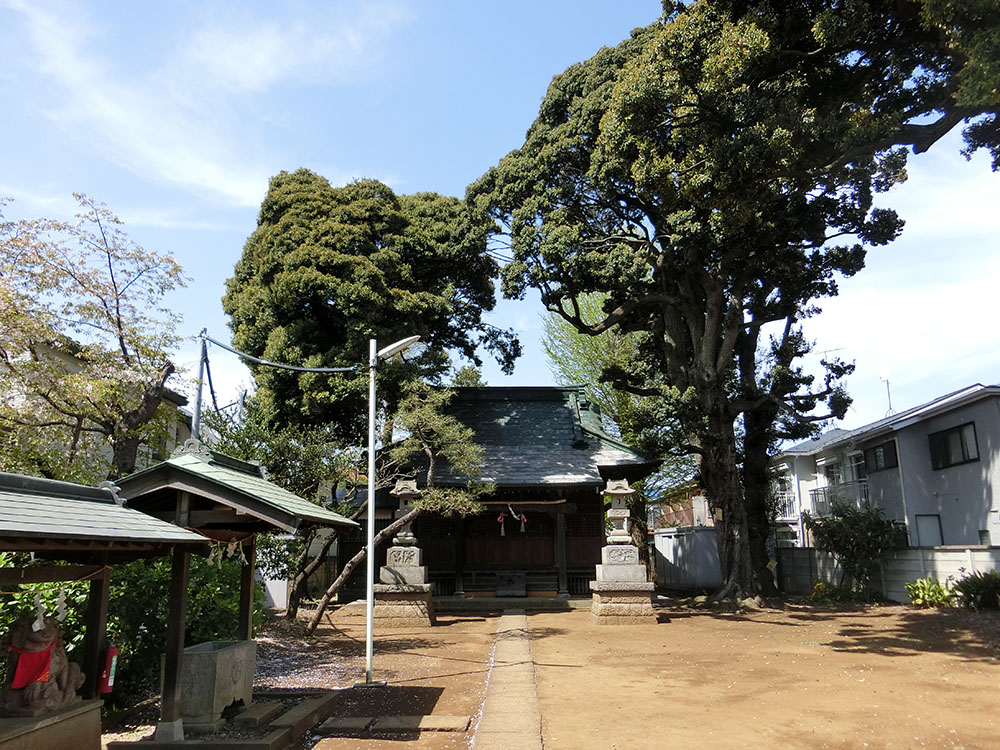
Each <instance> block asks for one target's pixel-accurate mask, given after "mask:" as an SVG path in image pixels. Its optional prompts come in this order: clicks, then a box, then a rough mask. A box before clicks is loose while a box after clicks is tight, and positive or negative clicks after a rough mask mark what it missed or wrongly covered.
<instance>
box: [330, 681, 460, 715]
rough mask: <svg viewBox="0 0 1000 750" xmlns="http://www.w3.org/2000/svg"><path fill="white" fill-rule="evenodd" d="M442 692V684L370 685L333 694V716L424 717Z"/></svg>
mask: <svg viewBox="0 0 1000 750" xmlns="http://www.w3.org/2000/svg"><path fill="white" fill-rule="evenodd" d="M443 692H444V688H442V687H423V686H413V685H372V686H368V685H366V686H364V687H354V688H350V689H348V690H341V691H339V692H338V693H337V696H336V698H335V699H334V703H333V714H334V715H335V716H426V715H428V714H431V713H433V712H434V707H435V706H436V705H437V703H438V701H439V700H440V699H441V694H442V693H443Z"/></svg>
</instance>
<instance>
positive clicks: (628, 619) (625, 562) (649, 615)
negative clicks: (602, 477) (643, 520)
mask: <svg viewBox="0 0 1000 750" xmlns="http://www.w3.org/2000/svg"><path fill="white" fill-rule="evenodd" d="M604 494H606V495H609V496H610V497H611V507H610V508H609V509H608V511H607V519H608V521H610V522H611V533H610V534H609V535H608V543H607V545H606V546H604V547H602V548H601V564H600V565H598V566H597V580H596V581H591V582H590V590H591V591H592V592H593V594H592V601H591V605H590V612H591V614H592V615H593V616H594V619H595V620H597V623H598V624H599V625H637V624H644V623H655V622H656V613H655V612H654V611H653V587H654V584H652V583H650V582H648V581H647V580H646V566H645V565H643V564H642V563H640V562H639V548H638V547H636V546H635V545H634V544H632V536H631V535H630V534H629V528H628V527H629V515H630V512H629V509H628V506H627V505H626V500H625V499H626V498H627V497H631V496H632V495H634V494H635V490H633V489H632V488H630V487H629V486H628V482H626V481H625V480H624V479H611V480H609V481H608V487H607V489H605V491H604Z"/></svg>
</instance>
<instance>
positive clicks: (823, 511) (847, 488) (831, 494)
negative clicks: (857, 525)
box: [809, 479, 868, 516]
mask: <svg viewBox="0 0 1000 750" xmlns="http://www.w3.org/2000/svg"><path fill="white" fill-rule="evenodd" d="M809 499H810V500H811V501H812V507H813V510H814V511H815V513H816V515H818V516H828V515H830V507H831V505H832V504H833V503H835V502H838V503H846V504H847V505H853V506H855V507H857V508H860V507H861V505H862V503H865V502H867V501H868V480H867V479H859V480H858V481H856V482H843V483H841V484H831V485H829V486H827V487H820V488H819V489H818V490H809Z"/></svg>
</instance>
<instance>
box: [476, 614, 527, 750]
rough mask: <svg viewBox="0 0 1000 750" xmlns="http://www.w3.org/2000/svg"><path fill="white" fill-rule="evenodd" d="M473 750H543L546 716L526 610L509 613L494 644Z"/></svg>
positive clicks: (504, 618) (504, 617) (502, 619)
mask: <svg viewBox="0 0 1000 750" xmlns="http://www.w3.org/2000/svg"><path fill="white" fill-rule="evenodd" d="M472 748H473V750H541V748H542V715H541V713H540V712H539V710H538V693H537V692H536V691H535V665H534V662H533V661H532V657H531V640H530V639H529V637H528V620H527V617H525V614H524V610H523V609H522V610H518V609H511V610H505V611H504V614H503V616H502V617H501V618H500V624H499V626H498V627H497V635H496V641H495V642H494V644H493V668H492V669H491V670H490V676H489V681H488V682H487V685H486V699H485V701H484V702H483V713H482V718H481V719H480V720H479V725H478V726H477V727H476V731H475V737H474V738H473V742H472Z"/></svg>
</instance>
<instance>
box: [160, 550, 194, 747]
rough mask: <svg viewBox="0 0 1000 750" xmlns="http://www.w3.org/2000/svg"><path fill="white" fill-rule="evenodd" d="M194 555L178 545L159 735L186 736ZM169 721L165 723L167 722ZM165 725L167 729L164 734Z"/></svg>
mask: <svg viewBox="0 0 1000 750" xmlns="http://www.w3.org/2000/svg"><path fill="white" fill-rule="evenodd" d="M190 565H191V556H190V554H189V553H188V551H187V549H185V548H184V547H179V546H178V547H174V555H173V561H172V564H171V578H170V601H169V606H168V612H167V641H166V643H165V644H164V645H165V647H166V658H165V659H164V664H163V694H162V695H161V696H160V725H161V726H160V727H157V730H156V739H158V740H159V739H175V740H176V739H179V740H183V739H184V730H183V727H182V725H181V723H180V719H181V704H180V687H181V661H182V659H183V657H184V626H185V619H186V615H187V588H188V573H189V570H190ZM164 725H165V726H164ZM161 728H162V729H163V732H162V734H161Z"/></svg>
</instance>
